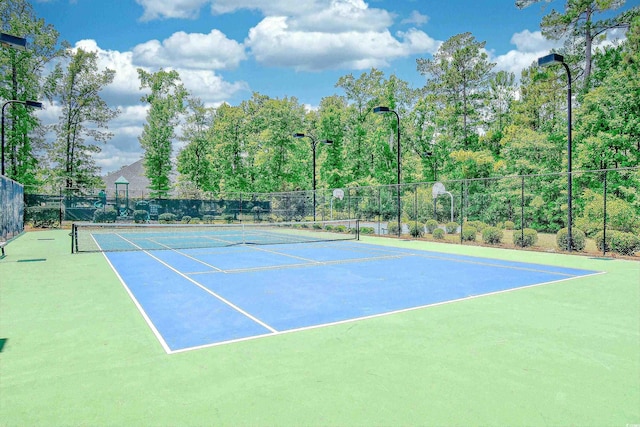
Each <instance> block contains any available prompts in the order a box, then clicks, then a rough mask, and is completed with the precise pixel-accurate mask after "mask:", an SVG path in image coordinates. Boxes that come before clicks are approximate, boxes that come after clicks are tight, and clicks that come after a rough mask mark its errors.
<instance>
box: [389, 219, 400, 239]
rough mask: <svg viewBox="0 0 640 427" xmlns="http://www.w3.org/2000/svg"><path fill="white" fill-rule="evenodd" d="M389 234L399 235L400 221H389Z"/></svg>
mask: <svg viewBox="0 0 640 427" xmlns="http://www.w3.org/2000/svg"><path fill="white" fill-rule="evenodd" d="M387 234H389V235H391V236H397V235H398V223H397V222H395V221H394V222H389V225H387Z"/></svg>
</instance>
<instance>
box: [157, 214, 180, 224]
mask: <svg viewBox="0 0 640 427" xmlns="http://www.w3.org/2000/svg"><path fill="white" fill-rule="evenodd" d="M158 221H159V222H161V223H163V224H170V223H172V222H176V215H175V214H172V213H171V212H165V213H163V214H160V216H158Z"/></svg>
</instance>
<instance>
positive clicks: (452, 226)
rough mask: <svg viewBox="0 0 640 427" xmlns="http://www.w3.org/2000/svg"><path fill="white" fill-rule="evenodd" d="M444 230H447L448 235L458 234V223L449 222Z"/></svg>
mask: <svg viewBox="0 0 640 427" xmlns="http://www.w3.org/2000/svg"><path fill="white" fill-rule="evenodd" d="M444 228H445V229H446V230H447V234H456V233H457V232H458V223H457V222H455V221H452V222H448V223H447V224H446V225H445V226H444Z"/></svg>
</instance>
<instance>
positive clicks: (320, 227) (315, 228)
mask: <svg viewBox="0 0 640 427" xmlns="http://www.w3.org/2000/svg"><path fill="white" fill-rule="evenodd" d="M312 227H313V229H314V230H322V224H319V223H314V224H313V225H312Z"/></svg>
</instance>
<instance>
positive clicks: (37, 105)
mask: <svg viewBox="0 0 640 427" xmlns="http://www.w3.org/2000/svg"><path fill="white" fill-rule="evenodd" d="M9 104H22V105H26V106H27V107H32V108H39V109H41V108H42V102H37V101H18V100H17V99H12V100H10V101H6V102H5V103H4V104H2V129H1V132H0V133H2V160H1V162H2V173H1V175H4V110H5V107H6V106H7V105H9Z"/></svg>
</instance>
